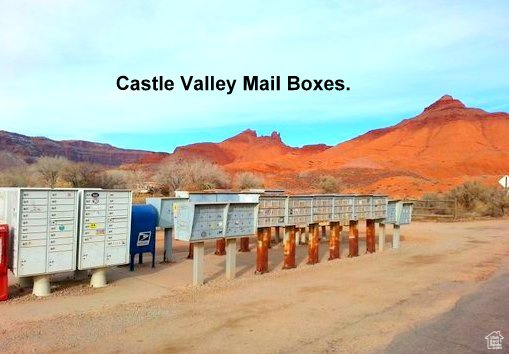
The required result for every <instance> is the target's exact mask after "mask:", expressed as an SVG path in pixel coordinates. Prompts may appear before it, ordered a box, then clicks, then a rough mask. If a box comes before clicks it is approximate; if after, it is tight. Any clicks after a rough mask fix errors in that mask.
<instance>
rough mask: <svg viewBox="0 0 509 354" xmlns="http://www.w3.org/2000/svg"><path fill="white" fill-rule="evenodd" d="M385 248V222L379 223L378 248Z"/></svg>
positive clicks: (381, 249)
mask: <svg viewBox="0 0 509 354" xmlns="http://www.w3.org/2000/svg"><path fill="white" fill-rule="evenodd" d="M384 248H385V224H384V223H380V224H378V250H379V251H383V250H384Z"/></svg>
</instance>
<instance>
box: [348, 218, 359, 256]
mask: <svg viewBox="0 0 509 354" xmlns="http://www.w3.org/2000/svg"><path fill="white" fill-rule="evenodd" d="M358 223H359V222H358V221H355V220H350V226H349V228H348V248H349V253H348V257H357V256H359V230H358V229H357V224H358Z"/></svg>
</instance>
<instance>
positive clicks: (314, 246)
mask: <svg viewBox="0 0 509 354" xmlns="http://www.w3.org/2000/svg"><path fill="white" fill-rule="evenodd" d="M319 237H320V228H319V226H318V225H317V224H314V225H309V242H308V262H307V263H308V264H316V263H318V262H319V260H318V247H319V244H320V243H319Z"/></svg>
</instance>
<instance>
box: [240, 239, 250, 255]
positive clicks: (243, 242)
mask: <svg viewBox="0 0 509 354" xmlns="http://www.w3.org/2000/svg"><path fill="white" fill-rule="evenodd" d="M239 252H249V237H241V238H240V248H239Z"/></svg>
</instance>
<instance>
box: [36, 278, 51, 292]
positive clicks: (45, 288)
mask: <svg viewBox="0 0 509 354" xmlns="http://www.w3.org/2000/svg"><path fill="white" fill-rule="evenodd" d="M50 293H51V287H50V281H49V275H38V276H36V277H34V287H33V290H32V294H34V295H35V296H48V295H49V294H50Z"/></svg>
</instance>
